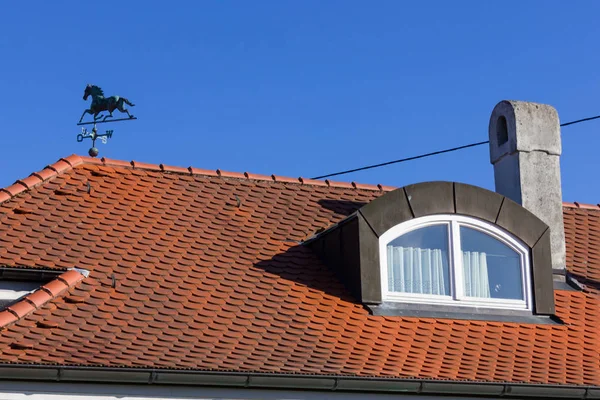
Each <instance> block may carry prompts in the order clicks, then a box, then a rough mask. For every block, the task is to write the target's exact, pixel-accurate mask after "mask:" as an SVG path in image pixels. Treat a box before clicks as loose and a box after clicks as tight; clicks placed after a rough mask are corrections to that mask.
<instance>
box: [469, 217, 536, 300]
mask: <svg viewBox="0 0 600 400" xmlns="http://www.w3.org/2000/svg"><path fill="white" fill-rule="evenodd" d="M460 244H461V255H462V260H463V282H464V288H465V296H469V297H483V298H494V299H514V300H525V299H524V298H523V277H522V274H521V255H520V254H519V253H517V252H516V251H515V250H513V249H511V248H510V247H509V246H507V245H506V244H504V243H502V242H501V241H499V240H498V239H495V238H493V237H491V236H490V235H487V234H485V233H483V232H481V231H479V230H476V229H473V228H469V227H466V226H461V227H460Z"/></svg>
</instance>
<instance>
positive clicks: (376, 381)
mask: <svg viewBox="0 0 600 400" xmlns="http://www.w3.org/2000/svg"><path fill="white" fill-rule="evenodd" d="M2 380H5V381H7V380H10V381H17V380H18V381H45V382H68V383H74V382H79V383H111V384H149V385H185V386H207V387H227V388H231V389H235V388H240V389H244V388H246V389H280V390H284V389H285V390H316V391H339V392H360V393H396V394H412V395H416V394H422V395H453V396H470V397H473V396H480V397H505V398H514V397H519V398H523V397H544V398H550V399H552V398H556V399H559V398H560V399H600V386H576V385H545V384H526V383H492V382H467V381H459V382H457V381H440V380H428V379H422V380H418V379H393V378H388V379H382V378H368V377H367V378H364V377H362V378H361V377H353V376H328V375H293V374H271V373H240V372H213V371H188V370H166V369H141V368H140V369H136V368H102V367H82V366H34V365H23V364H21V365H19V364H0V381H2Z"/></svg>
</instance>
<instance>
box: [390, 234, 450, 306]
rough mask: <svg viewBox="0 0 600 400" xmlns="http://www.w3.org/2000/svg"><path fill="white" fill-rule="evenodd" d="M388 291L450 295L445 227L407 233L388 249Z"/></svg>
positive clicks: (393, 242) (391, 243) (394, 241)
mask: <svg viewBox="0 0 600 400" xmlns="http://www.w3.org/2000/svg"><path fill="white" fill-rule="evenodd" d="M387 265H388V290H389V291H390V292H400V293H421V294H436V295H446V296H449V295H450V272H449V259H448V224H443V225H432V226H428V227H425V228H421V229H416V230H414V231H412V232H409V233H406V234H404V235H402V236H400V237H399V238H397V239H395V240H393V241H392V242H390V243H389V244H388V246H387Z"/></svg>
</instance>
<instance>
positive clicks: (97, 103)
mask: <svg viewBox="0 0 600 400" xmlns="http://www.w3.org/2000/svg"><path fill="white" fill-rule="evenodd" d="M89 96H92V104H91V105H90V108H88V109H87V110H85V111H84V112H83V114H81V118H80V119H79V122H78V123H77V125H79V126H80V125H94V126H93V128H92V130H91V131H88V130H87V129H86V128H85V127H83V128H81V133H80V134H79V135H77V141H78V142H83V140H84V139H88V138H89V139H91V140H92V147H91V148H90V150H89V151H88V153H89V155H90V156H91V157H96V156H98V153H99V152H100V151H99V150H98V148H97V147H96V139H100V140H102V143H104V144H106V143H107V141H108V139H110V138H111V137H112V134H113V130H107V131H106V133H102V134H98V129H97V128H96V124H102V123H107V122H118V121H129V120H132V119H137V118H136V117H134V116H133V115H131V114H130V113H129V111H128V110H127V109H126V108H125V104H127V105H128V106H131V107H133V106H134V105H135V104H133V103H131V102H130V101H129V100H127V99H126V98H125V97H120V96H110V97H104V92H103V91H102V89H100V87H98V86H95V85H87V86H86V87H85V91H84V93H83V100H87V99H88V97H89ZM115 110H119V111H120V112H122V113H126V114H127V116H128V118H117V119H112V118H113V114H112V113H113V111H115ZM103 111H108V115H106V116H104V115H103V114H100V113H101V112H103ZM85 114H91V115H92V116H93V118H94V120H93V121H90V122H82V121H83V117H85Z"/></svg>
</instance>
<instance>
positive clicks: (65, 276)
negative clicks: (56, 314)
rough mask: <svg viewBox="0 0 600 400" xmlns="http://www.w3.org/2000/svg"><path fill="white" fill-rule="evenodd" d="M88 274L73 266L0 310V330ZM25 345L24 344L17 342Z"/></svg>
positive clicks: (55, 296)
mask: <svg viewBox="0 0 600 400" xmlns="http://www.w3.org/2000/svg"><path fill="white" fill-rule="evenodd" d="M86 276H87V271H85V270H81V269H76V268H73V269H71V270H69V271H67V272H64V273H62V274H61V275H59V276H58V277H57V278H56V279H54V280H52V281H50V282H48V283H46V284H45V285H42V286H41V287H40V288H39V289H38V290H36V291H35V292H33V293H30V294H28V295H27V296H25V297H23V298H22V299H21V300H19V301H17V302H16V303H13V304H11V305H10V306H8V307H7V308H6V310H4V311H0V330H2V329H4V328H6V327H7V326H9V325H11V324H13V323H15V322H17V321H19V320H20V319H22V318H24V317H25V316H27V315H29V314H31V313H32V312H33V311H35V310H37V309H39V308H40V307H42V306H43V305H44V304H46V303H48V302H49V301H51V300H54V299H56V298H57V297H59V296H60V295H61V294H63V293H64V292H65V291H67V290H69V289H70V288H72V287H73V286H75V285H76V284H78V283H79V282H81V281H82V280H83V279H84V278H85V277H86ZM17 345H21V346H22V345H23V344H17Z"/></svg>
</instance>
